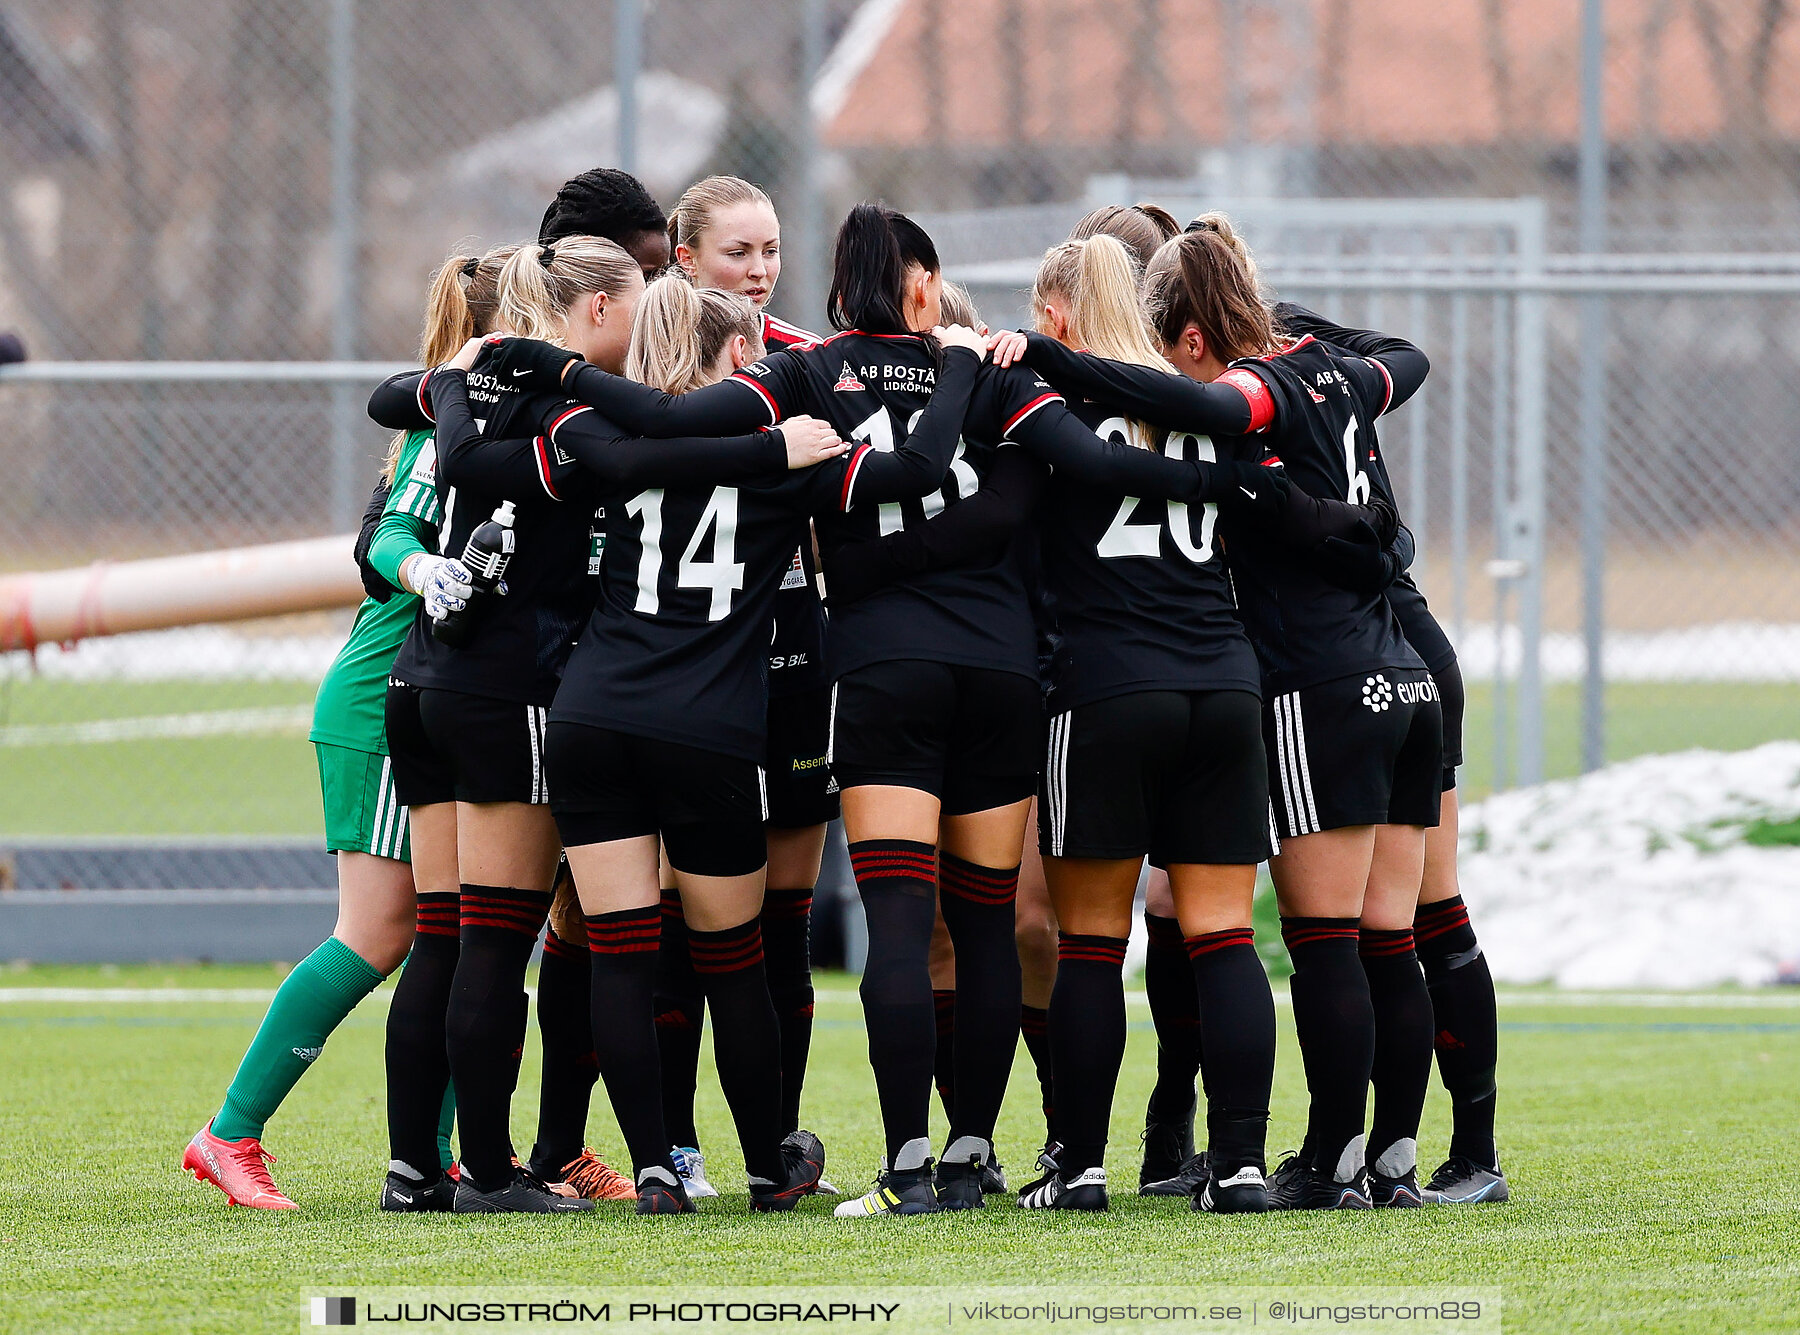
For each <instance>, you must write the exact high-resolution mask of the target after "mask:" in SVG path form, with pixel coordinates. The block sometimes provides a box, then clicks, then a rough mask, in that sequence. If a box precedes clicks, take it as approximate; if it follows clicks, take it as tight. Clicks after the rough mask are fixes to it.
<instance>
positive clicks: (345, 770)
mask: <svg viewBox="0 0 1800 1335" xmlns="http://www.w3.org/2000/svg"><path fill="white" fill-rule="evenodd" d="M313 750H314V751H316V752H317V753H318V757H319V791H320V792H321V794H323V796H324V799H325V848H326V851H327V852H331V853H373V854H374V855H375V856H376V857H381V858H393V859H395V860H396V861H399V862H411V861H412V842H411V839H410V838H409V836H408V832H407V824H406V806H405V804H404V803H402V802H401V801H400V795H399V793H397V792H396V791H395V789H394V765H393V761H392V760H391V759H390V758H389V757H387V756H382V755H376V754H375V753H374V752H372V751H355V750H352V749H351V748H349V747H347V746H332V745H330V744H328V743H325V742H315V743H314V744H313Z"/></svg>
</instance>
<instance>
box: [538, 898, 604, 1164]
mask: <svg viewBox="0 0 1800 1335" xmlns="http://www.w3.org/2000/svg"><path fill="white" fill-rule="evenodd" d="M587 954H588V953H587V948H586V947H584V946H574V945H570V944H569V943H568V942H567V941H565V940H563V939H562V938H561V937H560V936H558V935H557V934H556V931H555V929H554V928H552V929H551V930H550V931H548V932H545V933H544V955H543V958H542V959H541V960H540V961H539V962H538V984H537V1019H538V1037H539V1039H540V1040H541V1041H542V1042H543V1046H544V1076H543V1081H542V1085H541V1087H540V1089H539V1091H538V1126H537V1141H536V1143H535V1144H533V1145H532V1147H531V1158H530V1160H529V1163H530V1165H531V1169H532V1171H533V1172H535V1173H537V1174H538V1176H540V1177H542V1178H544V1179H545V1180H546V1181H549V1182H560V1181H561V1180H562V1175H563V1169H564V1168H565V1167H566V1166H567V1165H568V1164H570V1163H572V1162H574V1161H575V1159H576V1158H578V1157H579V1156H580V1154H581V1151H582V1147H583V1146H584V1145H585V1144H586V1143H587V1118H588V1104H589V1102H590V1100H591V1099H592V1097H593V1093H594V1082H595V1081H596V1080H598V1079H599V1078H600V1064H599V1062H598V1061H597V1060H595V1057H594V1029H593V1023H592V1021H591V1020H590V1019H589V1018H588V1011H589V1006H588V984H589V980H590V976H591V972H592V971H591V969H590V967H589V965H588V958H587Z"/></svg>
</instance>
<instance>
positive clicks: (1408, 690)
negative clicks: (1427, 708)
mask: <svg viewBox="0 0 1800 1335" xmlns="http://www.w3.org/2000/svg"><path fill="white" fill-rule="evenodd" d="M1394 691H1395V694H1396V695H1398V696H1399V698H1400V703H1401V704H1403V705H1426V704H1430V703H1431V702H1432V701H1433V700H1441V699H1443V696H1441V695H1439V694H1438V688H1437V682H1436V681H1434V680H1433V679H1432V678H1430V677H1427V678H1425V680H1424V681H1403V682H1400V683H1399V684H1398V685H1396V686H1395V688H1394Z"/></svg>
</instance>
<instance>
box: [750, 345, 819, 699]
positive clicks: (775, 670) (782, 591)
mask: <svg viewBox="0 0 1800 1335" xmlns="http://www.w3.org/2000/svg"><path fill="white" fill-rule="evenodd" d="M762 341H763V347H764V348H766V349H767V350H768V351H769V352H780V351H782V350H783V349H785V348H793V347H800V346H803V345H805V344H807V343H816V342H818V341H819V336H818V335H817V334H814V333H809V332H808V331H807V330H805V329H802V328H800V326H799V325H793V324H789V323H788V322H787V321H786V320H778V319H776V318H775V317H774V316H773V315H770V314H769V313H768V312H767V311H764V312H763V313H762ZM818 575H819V571H818V564H817V562H816V561H815V560H814V558H813V546H812V536H811V535H810V534H808V535H807V536H806V537H805V538H803V539H802V540H801V542H800V545H799V546H798V547H797V548H795V549H794V563H793V565H792V566H790V567H789V569H788V572H787V574H785V575H783V576H782V577H781V587H780V588H779V589H778V590H777V591H776V593H775V637H774V639H773V640H771V641H770V643H769V695H770V697H771V698H774V697H776V696H784V695H802V694H804V693H805V692H807V691H812V690H817V689H818V688H819V687H821V686H823V685H825V683H826V681H827V680H828V678H827V677H826V674H825V605H824V604H823V603H822V602H820V601H819V579H818Z"/></svg>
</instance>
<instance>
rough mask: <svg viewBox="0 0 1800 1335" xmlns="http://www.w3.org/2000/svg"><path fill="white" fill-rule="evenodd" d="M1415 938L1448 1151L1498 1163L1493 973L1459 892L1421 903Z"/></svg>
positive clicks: (1497, 1040)
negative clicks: (1447, 1119)
mask: <svg viewBox="0 0 1800 1335" xmlns="http://www.w3.org/2000/svg"><path fill="white" fill-rule="evenodd" d="M1413 939H1414V941H1415V942H1416V943H1417V947H1418V951H1419V962H1420V963H1421V964H1422V965H1424V967H1425V981H1426V983H1427V984H1428V985H1429V986H1430V988H1431V1012H1432V1025H1433V1028H1434V1029H1435V1031H1436V1036H1435V1038H1434V1040H1433V1042H1434V1046H1435V1047H1436V1048H1437V1062H1438V1075H1439V1078H1441V1079H1442V1080H1443V1082H1444V1088H1445V1089H1446V1090H1447V1091H1449V1094H1450V1114H1451V1128H1452V1129H1451V1133H1450V1153H1451V1154H1453V1155H1454V1154H1465V1155H1467V1156H1468V1157H1469V1158H1471V1159H1473V1160H1475V1162H1476V1163H1479V1164H1484V1165H1486V1166H1487V1167H1489V1168H1497V1167H1499V1156H1498V1155H1497V1153H1496V1152H1495V1149H1494V1103H1495V1094H1496V1090H1495V1084H1494V1067H1495V1065H1496V1062H1497V1059H1498V1055H1499V1048H1500V1034H1499V1029H1500V1026H1499V1016H1498V1015H1497V1014H1496V1012H1495V1003H1494V976H1493V974H1492V973H1490V972H1489V971H1488V962H1487V956H1486V955H1484V954H1482V951H1481V944H1480V943H1479V942H1478V941H1477V940H1476V939H1475V928H1474V927H1473V926H1472V925H1471V924H1470V922H1469V910H1468V906H1467V905H1465V904H1464V903H1463V898H1462V896H1461V895H1453V896H1451V897H1450V898H1449V899H1440V900H1438V901H1437V902H1436V903H1434V904H1421V905H1419V909H1418V912H1417V913H1415V914H1414V915H1413Z"/></svg>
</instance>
